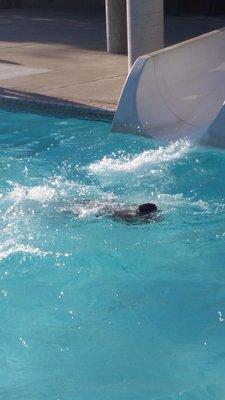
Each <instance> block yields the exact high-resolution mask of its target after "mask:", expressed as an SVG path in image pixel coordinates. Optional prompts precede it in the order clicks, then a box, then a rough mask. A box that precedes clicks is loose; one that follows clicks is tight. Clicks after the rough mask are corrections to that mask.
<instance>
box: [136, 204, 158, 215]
mask: <svg viewBox="0 0 225 400" xmlns="http://www.w3.org/2000/svg"><path fill="white" fill-rule="evenodd" d="M156 211H158V208H157V206H156V205H155V204H153V203H145V204H140V206H138V208H137V214H138V215H149V214H151V213H153V212H156Z"/></svg>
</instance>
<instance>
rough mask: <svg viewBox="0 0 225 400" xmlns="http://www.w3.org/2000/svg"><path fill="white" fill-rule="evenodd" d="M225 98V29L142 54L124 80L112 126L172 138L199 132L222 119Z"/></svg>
mask: <svg viewBox="0 0 225 400" xmlns="http://www.w3.org/2000/svg"><path fill="white" fill-rule="evenodd" d="M224 100H225V29H221V30H217V31H213V32H210V33H207V34H205V35H202V36H198V37H197V38H194V39H191V40H188V41H185V42H182V43H179V44H177V45H175V46H171V47H167V48H165V49H162V50H159V51H156V52H153V53H151V54H149V55H145V56H143V57H140V58H138V59H137V61H136V62H135V64H134V66H133V68H132V70H131V72H130V74H129V76H128V78H127V80H126V82H125V85H124V88H123V91H122V94H121V97H120V99H119V103H118V107H117V111H116V113H115V116H114V120H113V124H112V130H113V131H117V132H127V133H136V134H142V135H147V136H151V137H154V138H156V139H168V140H173V139H178V138H182V137H184V136H194V137H196V136H200V135H201V134H202V132H205V131H207V130H208V128H209V127H210V126H211V124H212V123H213V121H214V120H215V119H216V118H217V116H218V114H219V113H220V111H221V109H222V107H223V103H224ZM212 133H213V127H212V129H211V135H212Z"/></svg>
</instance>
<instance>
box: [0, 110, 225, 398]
mask: <svg viewBox="0 0 225 400" xmlns="http://www.w3.org/2000/svg"><path fill="white" fill-rule="evenodd" d="M0 121H1V122H0V148H1V152H0V168H1V174H0V185H1V191H0V226H1V231H0V262H1V264H0V267H1V269H0V313H1V326H0V335H1V340H0V354H1V380H0V385H1V387H0V391H1V399H3V400H4V399H15V400H17V399H18V400H20V399H35V400H42V399H43V398H45V397H46V398H47V399H52V400H53V399H60V400H68V399H72V398H77V399H79V400H86V399H98V400H103V399H104V400H105V399H108V400H115V399H117V398H119V399H121V400H128V399H129V400H137V399H138V400H147V399H160V400H176V399H184V400H190V399H196V400H203V399H204V400H205V399H208V400H209V399H213V400H215V399H223V398H224V397H225V384H224V377H223V370H224V367H225V366H224V357H223V352H224V350H223V349H224V347H225V339H224V338H225V325H224V315H225V309H224V307H225V285H224V282H225V270H224V256H225V254H224V253H225V250H224V241H225V228H224V226H225V213H224V199H225V186H224V172H223V171H224V168H225V153H224V151H221V150H217V149H209V148H207V149H205V148H203V147H200V146H198V145H197V144H195V143H192V142H190V141H188V140H181V141H177V142H174V143H169V144H158V143H156V142H154V141H152V140H150V139H147V138H143V137H135V136H131V135H130V136H129V135H117V134H110V132H109V131H110V127H109V125H108V124H106V123H102V122H93V121H81V120H73V119H68V120H67V119H63V120H62V119H57V118H47V117H40V116H35V115H31V114H20V113H7V112H3V111H2V112H0ZM144 202H155V203H156V204H157V205H158V207H159V208H160V210H161V218H160V220H159V222H158V223H154V224H140V225H138V224H135V225H129V224H127V223H124V222H123V221H118V220H114V219H113V218H109V217H108V215H105V214H104V212H105V211H104V210H106V209H109V207H112V208H113V207H120V208H123V207H125V208H126V207H128V206H132V207H135V206H137V205H138V204H140V203H144ZM99 215H100V216H101V217H99ZM53 382H54V384H53Z"/></svg>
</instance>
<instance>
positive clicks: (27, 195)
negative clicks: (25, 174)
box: [8, 184, 55, 203]
mask: <svg viewBox="0 0 225 400" xmlns="http://www.w3.org/2000/svg"><path fill="white" fill-rule="evenodd" d="M54 195H55V190H54V189H53V188H51V187H48V186H45V185H44V186H34V187H26V186H21V185H18V184H15V185H14V188H13V190H12V191H11V192H10V194H9V195H8V199H10V200H13V201H16V202H20V201H23V200H26V199H29V200H34V201H37V202H40V203H46V202H48V201H51V200H52V198H53V197H54Z"/></svg>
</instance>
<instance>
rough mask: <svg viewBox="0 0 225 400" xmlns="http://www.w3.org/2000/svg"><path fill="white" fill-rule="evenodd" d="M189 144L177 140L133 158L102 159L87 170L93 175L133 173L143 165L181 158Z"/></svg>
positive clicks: (187, 141)
mask: <svg viewBox="0 0 225 400" xmlns="http://www.w3.org/2000/svg"><path fill="white" fill-rule="evenodd" d="M190 147H191V142H190V141H189V140H179V141H176V142H173V143H170V144H169V145H168V146H166V147H161V146H160V147H159V148H158V149H156V150H145V151H143V152H142V153H141V154H137V155H135V156H134V157H132V158H131V157H129V156H123V157H120V158H119V159H118V158H108V157H103V158H102V160H100V161H97V162H95V163H93V164H90V165H89V167H88V169H89V171H90V172H92V173H95V174H102V173H106V172H133V171H135V170H137V169H139V168H141V167H143V166H144V165H151V164H158V165H161V164H162V163H164V162H169V161H172V160H175V159H178V158H181V157H182V156H183V155H184V154H185V153H187V151H188V150H189V148H190Z"/></svg>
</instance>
